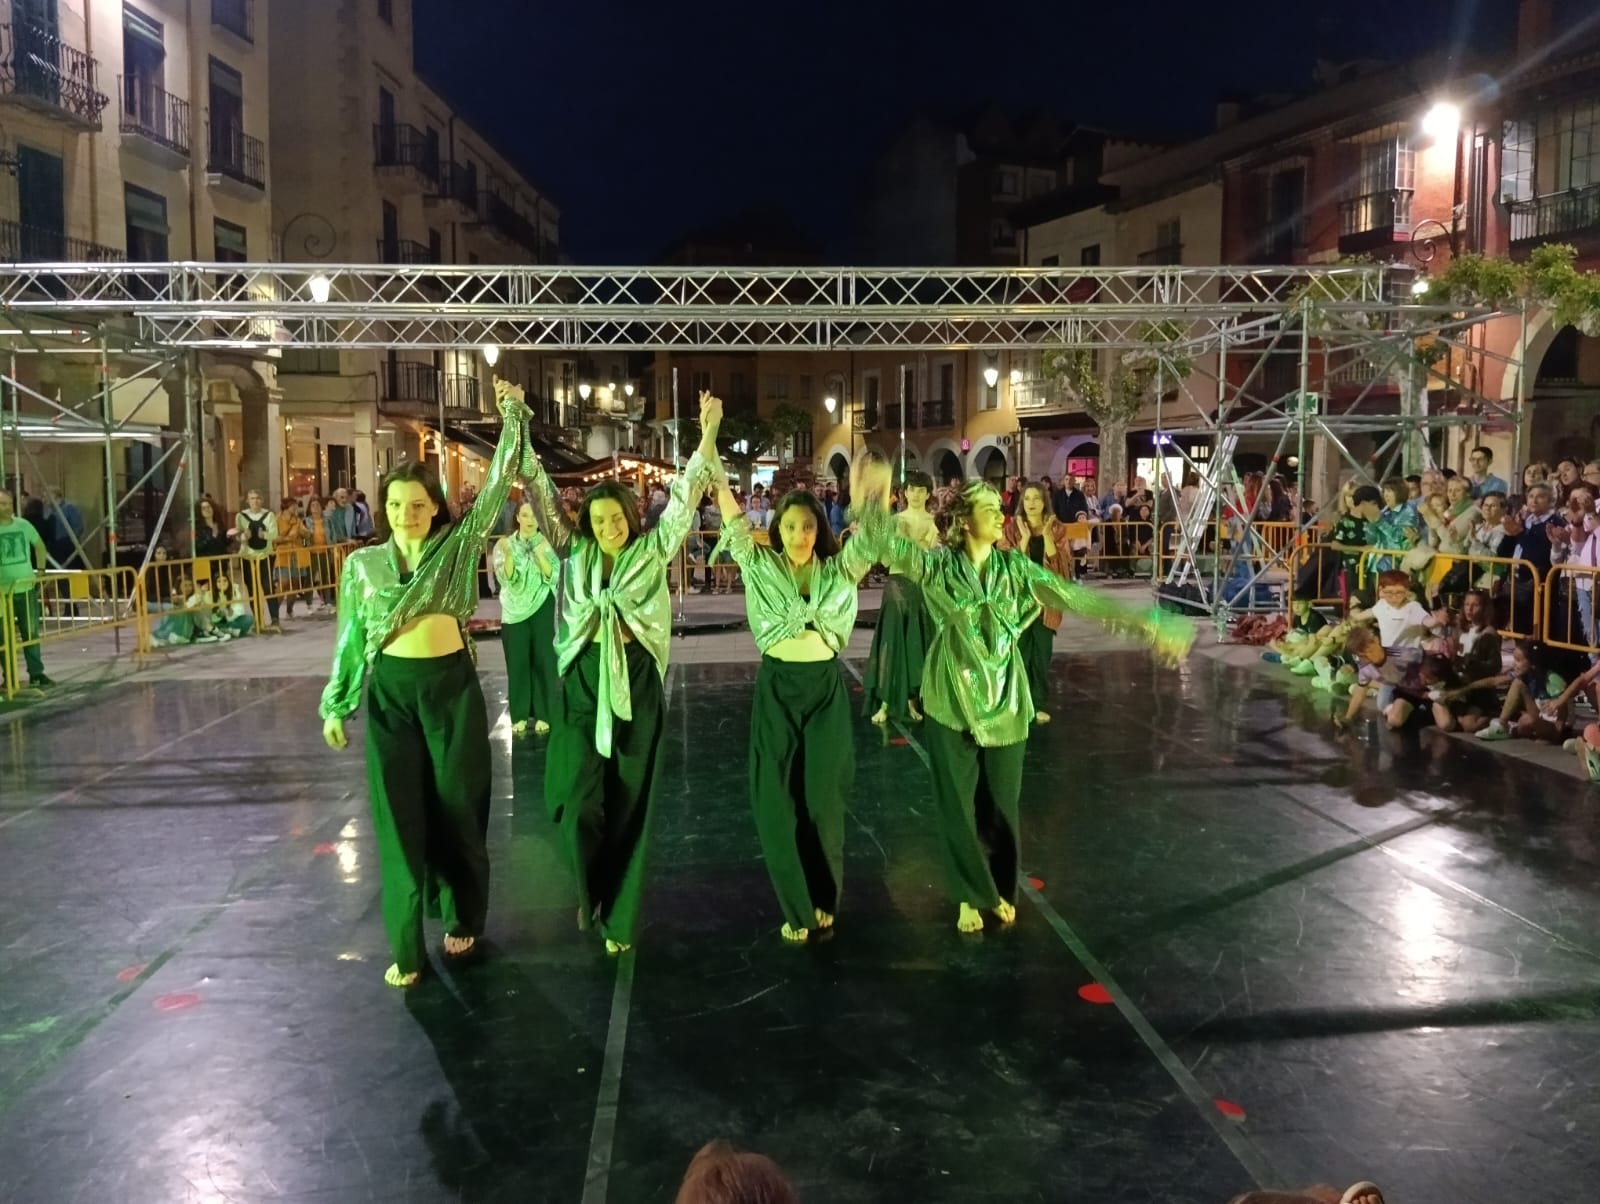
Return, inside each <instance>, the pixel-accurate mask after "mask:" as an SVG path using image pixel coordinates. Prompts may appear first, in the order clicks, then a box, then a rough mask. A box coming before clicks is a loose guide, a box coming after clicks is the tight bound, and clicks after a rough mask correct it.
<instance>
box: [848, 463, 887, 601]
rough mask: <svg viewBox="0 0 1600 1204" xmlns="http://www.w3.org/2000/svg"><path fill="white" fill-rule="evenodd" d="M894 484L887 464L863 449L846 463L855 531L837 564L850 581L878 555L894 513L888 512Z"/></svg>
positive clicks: (883, 545)
mask: <svg viewBox="0 0 1600 1204" xmlns="http://www.w3.org/2000/svg"><path fill="white" fill-rule="evenodd" d="M893 483H894V477H893V472H892V470H891V469H890V468H889V465H888V464H887V463H886V462H885V461H883V460H880V459H878V458H877V457H875V456H872V455H870V454H868V453H865V452H863V453H862V454H861V455H860V456H858V457H857V458H856V462H855V463H854V464H852V465H851V466H850V496H851V498H853V499H854V500H855V503H856V504H855V506H854V507H853V509H854V510H855V520H856V532H855V534H854V535H852V536H851V537H850V538H849V539H847V540H845V542H844V547H843V548H841V549H840V550H839V567H840V569H841V570H842V571H843V572H844V574H845V576H846V577H848V578H849V579H850V580H851V581H860V580H861V579H862V578H863V577H865V576H866V575H867V573H868V571H869V570H871V568H872V566H873V565H874V564H876V563H877V562H878V560H879V559H880V558H881V557H882V555H883V553H884V549H885V545H886V543H887V537H888V535H889V532H890V531H891V530H893V529H895V526H896V524H895V516H894V515H893V514H891V513H890V512H889V491H890V488H891V486H892V485H893Z"/></svg>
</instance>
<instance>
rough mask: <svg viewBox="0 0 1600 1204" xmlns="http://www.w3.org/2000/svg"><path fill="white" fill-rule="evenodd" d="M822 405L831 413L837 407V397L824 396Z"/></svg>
mask: <svg viewBox="0 0 1600 1204" xmlns="http://www.w3.org/2000/svg"><path fill="white" fill-rule="evenodd" d="M822 407H823V409H825V410H827V411H828V413H830V414H831V413H833V412H834V411H835V410H837V409H838V408H839V399H838V398H837V397H824V398H823V399H822Z"/></svg>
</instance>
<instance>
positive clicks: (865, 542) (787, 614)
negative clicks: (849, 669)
mask: <svg viewBox="0 0 1600 1204" xmlns="http://www.w3.org/2000/svg"><path fill="white" fill-rule="evenodd" d="M862 525H863V528H869V527H871V526H873V523H872V522H871V521H870V520H868V519H866V518H865V517H864V518H863V520H862ZM722 547H724V548H726V549H727V551H728V554H729V555H730V556H732V557H733V559H734V562H735V563H737V564H738V566H739V573H740V576H741V577H743V579H744V610H745V614H746V615H747V616H748V617H749V619H750V633H751V634H752V635H753V636H755V638H756V647H757V648H759V649H760V650H761V651H762V652H763V653H764V652H766V651H767V650H768V649H769V648H771V647H772V646H773V645H774V644H777V643H781V642H782V641H784V640H790V639H794V638H796V637H797V636H799V635H801V634H803V633H804V632H805V629H806V628H807V627H812V628H815V629H816V632H817V634H818V635H820V636H821V637H822V642H823V643H824V644H826V645H827V646H828V647H829V648H831V649H833V651H834V653H835V655H837V654H838V653H839V652H841V651H843V649H844V646H845V644H847V643H848V642H849V641H850V633H851V631H853V630H854V629H855V625H856V607H857V605H858V604H859V601H860V595H859V593H858V592H857V586H858V585H859V584H860V582H861V578H863V577H865V576H866V575H867V570H868V569H870V568H871V567H872V566H873V564H874V563H875V562H876V561H877V559H878V555H879V551H880V548H879V545H878V543H877V542H875V541H874V539H872V538H871V537H870V536H864V535H862V534H859V533H858V534H856V535H854V536H852V537H851V538H850V539H847V540H845V543H844V547H842V548H840V549H839V552H838V554H837V555H835V556H831V557H829V558H828V559H827V560H817V559H816V558H814V557H813V559H812V565H813V568H812V570H811V588H810V594H809V595H808V596H807V595H802V594H801V593H800V587H799V585H798V583H797V582H796V581H795V576H794V573H793V571H792V570H791V569H790V567H789V558H788V557H787V556H786V555H784V554H783V553H782V552H780V551H778V550H777V549H776V548H761V547H757V546H756V542H755V539H754V538H753V537H752V536H751V534H750V525H749V524H748V523H746V522H745V521H744V520H743V519H742V518H738V519H733V520H731V521H729V522H726V523H724V524H723V527H722Z"/></svg>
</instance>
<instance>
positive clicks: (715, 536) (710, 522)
mask: <svg viewBox="0 0 1600 1204" xmlns="http://www.w3.org/2000/svg"><path fill="white" fill-rule="evenodd" d="M700 530H701V532H702V534H701V536H700V546H701V553H700V554H701V556H703V557H704V558H705V564H706V583H705V584H704V585H703V586H701V587H700V592H701V593H702V594H709V593H713V592H715V589H716V570H715V569H713V568H712V567H711V565H712V561H713V560H715V559H716V558H717V556H718V548H717V542H718V540H719V539H720V538H721V536H722V508H721V507H720V506H718V505H717V499H716V497H715V496H711V497H708V498H706V501H705V505H703V506H701V507H700Z"/></svg>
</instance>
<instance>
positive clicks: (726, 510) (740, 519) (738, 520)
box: [713, 470, 760, 568]
mask: <svg viewBox="0 0 1600 1204" xmlns="http://www.w3.org/2000/svg"><path fill="white" fill-rule="evenodd" d="M713 471H715V470H713ZM716 490H717V508H718V509H719V510H721V511H722V537H721V539H720V540H719V541H718V544H717V546H718V547H720V548H722V549H724V550H725V551H726V552H727V553H728V555H729V556H732V557H733V562H734V563H735V564H737V565H738V566H739V567H740V568H745V567H747V566H748V565H749V563H750V562H751V561H752V560H753V559H755V557H756V556H757V555H759V554H760V553H759V551H758V549H757V548H756V541H755V537H754V536H753V535H751V534H750V524H749V522H748V521H746V519H745V516H744V512H743V511H741V510H740V509H739V500H738V499H737V498H736V497H734V496H733V490H732V489H731V488H729V487H728V476H727V474H726V473H723V472H717V473H716Z"/></svg>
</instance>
